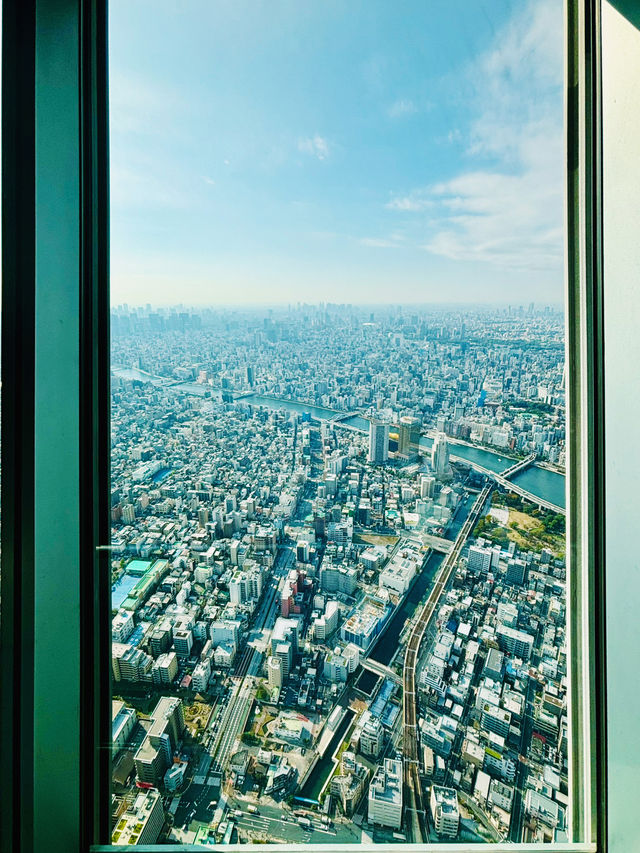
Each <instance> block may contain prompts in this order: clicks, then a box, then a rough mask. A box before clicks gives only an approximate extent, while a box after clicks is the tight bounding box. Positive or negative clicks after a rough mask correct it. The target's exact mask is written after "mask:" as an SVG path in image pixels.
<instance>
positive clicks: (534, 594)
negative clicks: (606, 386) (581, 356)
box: [110, 0, 571, 845]
mask: <svg viewBox="0 0 640 853" xmlns="http://www.w3.org/2000/svg"><path fill="white" fill-rule="evenodd" d="M562 34H563V24H562V3H561V2H560V0H548V2H547V0H544V2H531V3H527V4H522V3H516V2H513V0H505V2H498V3H492V4H483V3H480V2H475V3H468V2H446V3H445V2H432V3H428V4H426V3H422V2H408V3H406V4H403V7H402V11H401V14H399V12H398V6H397V4H394V3H389V2H382V1H381V0H375V2H372V0H367V2H352V3H339V2H330V3H319V2H316V3H303V2H287V0H277V2H270V3H261V2H243V0H236V2H234V3H228V2H222V0H219V2H195V0H192V2H189V3H183V4H179V6H176V4H172V3H167V2H157V0H154V2H147V0H139V2H137V3H135V4H132V3H123V2H116V0H114V2H112V3H111V4H110V97H111V105H110V121H111V210H112V219H111V249H112V257H111V272H112V280H111V293H112V316H111V328H112V368H111V373H112V435H113V451H112V484H111V487H112V494H111V498H112V501H111V502H112V509H111V513H112V522H113V532H112V543H111V548H112V564H111V572H112V600H111V606H112V617H113V653H112V668H113V678H114V681H113V693H114V700H113V756H114V757H113V793H114V797H113V809H114V811H113V835H112V840H113V842H114V843H120V844H122V843H135V842H143V841H144V842H148V843H152V842H155V841H156V840H159V841H161V842H165V841H167V842H174V843H175V842H184V843H187V842H189V843H191V842H194V841H195V843H202V844H207V843H217V842H222V841H227V842H230V841H236V840H238V841H241V842H251V841H278V842H291V843H294V842H295V843H310V844H322V843H334V844H343V845H346V844H360V843H366V842H368V843H370V842H374V843H380V844H384V843H392V842H394V841H398V840H402V841H408V842H437V841H442V840H446V839H453V838H458V839H460V840H464V841H478V842H485V841H510V842H518V841H523V842H540V843H543V842H551V841H563V840H571V839H570V838H569V832H570V830H569V825H568V818H567V814H568V808H569V806H570V803H569V798H568V780H567V772H568V769H567V730H568V715H567V665H568V664H567V658H568V648H567V631H566V582H567V577H566V563H565V552H566V547H565V539H566V537H565V479H564V466H565V452H566V420H565V383H566V370H565V343H564V341H565V317H564V283H563V224H562V223H563V209H562V204H563V202H562V198H563V186H564V178H563V168H564V162H565V157H564V146H563V133H562V121H563V119H562V116H563V71H562V67H563V58H562V38H563V36H562Z"/></svg>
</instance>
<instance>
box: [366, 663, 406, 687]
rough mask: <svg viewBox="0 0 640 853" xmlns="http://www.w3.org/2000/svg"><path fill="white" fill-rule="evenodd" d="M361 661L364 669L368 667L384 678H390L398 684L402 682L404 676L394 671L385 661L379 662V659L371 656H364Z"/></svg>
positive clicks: (370, 670)
mask: <svg viewBox="0 0 640 853" xmlns="http://www.w3.org/2000/svg"><path fill="white" fill-rule="evenodd" d="M360 663H361V665H362V668H363V669H368V670H369V672H375V674H376V675H381V676H382V677H383V678H389V679H391V681H394V682H395V683H396V684H402V678H401V677H400V676H399V675H398V673H397V672H394V671H393V670H392V669H390V668H389V667H388V666H385V665H384V664H383V663H378V661H377V660H371V659H370V658H363V659H362V660H361V661H360Z"/></svg>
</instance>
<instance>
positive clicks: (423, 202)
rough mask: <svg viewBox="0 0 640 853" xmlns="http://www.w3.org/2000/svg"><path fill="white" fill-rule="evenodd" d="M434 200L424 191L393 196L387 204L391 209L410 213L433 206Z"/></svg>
mask: <svg viewBox="0 0 640 853" xmlns="http://www.w3.org/2000/svg"><path fill="white" fill-rule="evenodd" d="M433 204H434V202H433V200H432V199H430V198H427V197H426V195H425V193H424V192H414V193H412V194H411V195H407V196H401V197H398V198H392V199H391V201H388V202H387V203H386V204H385V207H387V208H389V210H401V211H405V212H409V213H418V212H420V211H422V210H427V209H428V208H430V207H433Z"/></svg>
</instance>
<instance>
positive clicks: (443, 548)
mask: <svg viewBox="0 0 640 853" xmlns="http://www.w3.org/2000/svg"><path fill="white" fill-rule="evenodd" d="M420 538H421V539H422V544H423V545H425V546H426V547H427V548H431V550H432V551H439V552H440V553H441V554H449V553H450V551H451V549H452V548H453V542H452V541H451V539H443V538H442V536H434V535H433V534H432V533H421V534H420Z"/></svg>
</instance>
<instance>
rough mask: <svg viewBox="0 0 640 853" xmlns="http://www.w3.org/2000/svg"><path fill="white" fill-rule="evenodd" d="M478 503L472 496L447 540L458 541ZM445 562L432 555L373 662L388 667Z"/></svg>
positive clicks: (376, 648) (381, 640) (379, 643)
mask: <svg viewBox="0 0 640 853" xmlns="http://www.w3.org/2000/svg"><path fill="white" fill-rule="evenodd" d="M475 500H476V495H469V497H468V498H466V500H465V501H463V503H461V504H460V506H459V507H458V510H457V512H456V514H455V516H454V517H453V520H452V521H451V523H450V525H449V527H448V529H447V531H446V534H445V538H446V539H451V540H452V541H453V540H455V538H456V537H457V535H458V533H459V532H460V530H461V529H462V525H463V524H464V522H465V520H466V518H467V516H468V515H469V513H470V511H471V507H472V506H473V503H474V501H475ZM444 558H445V555H444V554H440V553H439V552H437V551H432V552H431V553H430V554H429V556H428V557H427V561H426V563H425V564H424V567H423V569H422V571H421V572H420V574H419V575H418V576H417V577H416V579H415V581H414V582H413V586H412V587H411V588H410V589H409V592H408V593H407V595H406V597H405V599H404V601H403V602H402V604H401V605H400V607H399V608H398V609H397V610H396V612H395V613H394V614H393V616H392V617H391V619H390V621H389V623H388V624H387V627H386V628H385V629H384V631H383V632H382V634H380V637H379V639H378V641H377V643H376V644H375V646H374V647H373V651H372V652H371V654H370V655H369V657H370V658H371V660H374V661H377V662H378V663H382V664H384V665H385V666H389V664H390V662H391V660H392V659H393V656H394V655H395V653H396V652H397V651H398V647H399V645H400V634H401V633H402V629H403V628H404V626H405V624H406V622H407V619H410V618H411V617H412V616H413V614H414V613H415V612H416V610H417V608H418V605H419V604H420V602H421V601H422V599H423V598H424V596H425V593H426V592H427V589H428V588H429V587H430V586H431V582H432V581H433V578H434V576H435V574H436V572H437V571H438V569H439V568H440V566H441V565H442V562H443V561H444Z"/></svg>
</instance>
